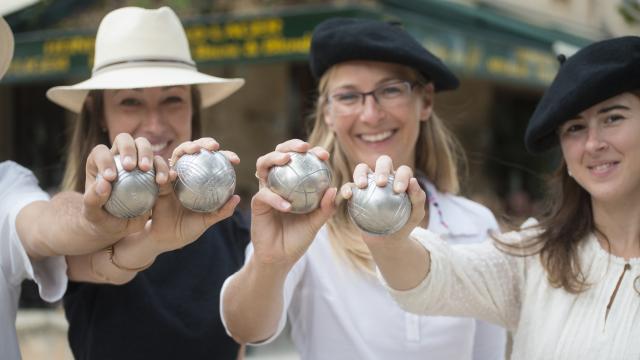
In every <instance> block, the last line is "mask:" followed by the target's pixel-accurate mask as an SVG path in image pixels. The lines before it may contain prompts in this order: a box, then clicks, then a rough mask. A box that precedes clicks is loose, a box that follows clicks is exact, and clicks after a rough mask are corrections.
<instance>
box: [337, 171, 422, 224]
mask: <svg viewBox="0 0 640 360" xmlns="http://www.w3.org/2000/svg"><path fill="white" fill-rule="evenodd" d="M367 181H368V185H367V187H366V188H364V189H360V188H354V189H353V196H352V197H351V199H349V202H348V205H347V209H348V211H349V216H350V217H351V219H352V220H353V222H354V223H355V224H356V225H358V227H359V228H360V229H362V230H364V231H365V232H367V233H369V234H372V235H390V234H393V233H395V232H396V231H398V230H400V228H402V227H403V226H404V224H406V223H407V221H408V220H409V216H410V215H411V201H410V200H409V196H408V195H407V193H406V192H403V193H400V194H396V193H395V192H394V191H393V175H390V176H389V180H388V181H387V185H386V186H385V187H380V186H377V185H376V181H375V174H368V175H367Z"/></svg>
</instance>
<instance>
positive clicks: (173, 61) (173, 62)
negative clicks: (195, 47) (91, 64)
mask: <svg viewBox="0 0 640 360" xmlns="http://www.w3.org/2000/svg"><path fill="white" fill-rule="evenodd" d="M150 62H151V63H170V64H178V65H185V66H187V67H188V68H190V69H193V70H196V64H195V63H194V62H192V61H184V60H166V59H162V60H160V59H138V60H124V61H116V62H112V63H108V64H105V65H102V66H100V67H98V68H95V69H93V71H92V72H91V73H92V74H94V75H95V74H96V73H98V72H100V71H103V70H105V69H106V68H109V67H112V66H117V65H123V64H136V63H138V64H139V63H150Z"/></svg>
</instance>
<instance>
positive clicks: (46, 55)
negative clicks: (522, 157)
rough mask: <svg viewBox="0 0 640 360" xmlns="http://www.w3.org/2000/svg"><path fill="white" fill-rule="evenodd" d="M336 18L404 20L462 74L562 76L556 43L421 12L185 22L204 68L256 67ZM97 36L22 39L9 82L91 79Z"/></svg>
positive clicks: (297, 55)
mask: <svg viewBox="0 0 640 360" xmlns="http://www.w3.org/2000/svg"><path fill="white" fill-rule="evenodd" d="M333 16H343V17H369V18H388V17H393V18H397V19H400V20H401V21H402V22H404V23H405V28H406V29H407V31H409V32H410V33H411V34H412V35H414V36H415V37H416V38H417V39H418V40H419V41H420V42H421V43H422V44H423V45H425V46H426V47H427V48H428V49H429V50H430V51H432V52H433V53H434V54H436V55H437V56H438V57H440V58H441V59H442V60H443V61H444V62H445V63H446V64H447V65H449V66H451V67H452V68H453V69H454V70H455V71H456V72H457V73H459V74H465V75H468V76H475V77H481V78H488V79H492V80H505V81H511V82H517V83H520V84H524V85H527V86H535V87H539V86H546V85H548V84H549V83H550V81H551V80H552V79H553V77H554V75H555V73H556V71H557V62H556V60H555V56H554V55H553V54H552V51H551V44H546V43H544V42H542V41H531V40H529V41H528V42H525V41H524V40H522V39H521V38H519V37H518V36H517V35H515V34H509V33H504V32H499V31H496V30H492V29H485V28H475V27H472V26H468V27H460V26H456V25H454V24H450V23H447V22H446V19H439V18H438V19H436V18H431V17H428V16H426V15H421V14H419V13H412V14H411V15H410V16H409V15H407V14H406V13H404V12H398V11H386V10H385V13H384V14H383V12H382V11H379V10H371V9H369V8H364V7H345V8H329V9H327V8H325V7H304V8H301V9H300V10H298V11H297V12H288V13H280V14H273V15H268V14H265V15H260V16H255V17H246V18H233V17H203V18H200V19H194V20H192V21H189V22H186V23H185V30H186V33H187V36H188V38H189V43H190V45H191V52H192V56H193V58H194V60H195V61H196V63H197V64H198V66H199V68H200V69H203V68H205V67H210V66H217V65H222V64H232V63H233V64H235V63H250V62H257V61H294V60H302V61H304V60H305V59H306V57H307V54H308V51H309V44H310V41H311V33H312V31H313V28H314V27H315V26H316V25H317V24H318V23H319V22H321V21H323V20H324V19H326V18H329V17H333ZM94 35H95V30H86V31H72V32H41V33H32V34H20V35H18V36H16V51H15V56H14V61H13V62H12V65H11V67H10V69H9V72H8V74H7V75H6V76H5V79H3V82H7V83H12V82H31V81H42V80H51V79H56V80H59V79H70V78H87V77H89V75H90V73H91V68H92V63H93V47H94Z"/></svg>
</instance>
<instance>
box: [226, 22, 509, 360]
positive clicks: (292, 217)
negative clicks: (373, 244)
mask: <svg viewBox="0 0 640 360" xmlns="http://www.w3.org/2000/svg"><path fill="white" fill-rule="evenodd" d="M310 62H311V70H312V72H313V74H314V76H316V78H318V79H319V87H318V90H319V97H318V99H317V104H316V109H315V123H314V127H313V130H312V133H311V135H310V139H309V142H308V143H306V142H303V141H301V140H290V141H287V142H285V143H282V144H280V145H278V146H277V147H276V149H275V151H274V152H271V153H269V154H267V155H264V156H262V157H261V158H259V159H258V161H257V172H256V175H257V176H258V177H259V178H260V179H261V180H260V183H261V189H260V191H259V192H258V193H257V194H256V196H255V197H254V198H253V201H252V233H251V239H252V246H251V247H250V248H249V251H248V254H247V255H248V256H247V260H246V262H245V265H244V267H243V268H242V269H241V270H240V271H238V272H237V273H236V274H235V275H233V276H232V277H230V278H229V279H227V281H226V282H225V285H224V286H223V291H222V295H221V297H222V300H221V313H222V316H223V321H224V322H225V326H226V328H227V331H228V332H229V333H230V335H232V336H233V337H234V338H235V339H236V340H237V341H239V342H241V343H251V344H262V343H268V342H269V341H271V340H272V339H274V338H275V337H276V336H278V334H279V333H280V332H281V331H282V329H283V327H284V325H285V322H286V321H287V319H288V320H289V322H290V324H291V331H292V339H293V342H294V344H295V346H296V348H297V350H298V351H299V353H300V355H301V357H302V358H303V359H425V358H427V359H499V358H503V357H504V346H505V332H504V330H502V329H501V328H498V327H496V326H494V325H490V324H488V323H484V322H482V321H477V320H474V319H471V318H456V317H425V316H417V315H413V314H410V313H408V312H406V311H404V310H402V309H401V308H400V307H399V306H398V305H397V304H395V303H394V302H393V300H392V299H391V298H390V297H389V296H388V295H387V294H386V293H385V288H384V287H383V286H382V285H381V284H380V283H379V282H378V281H377V279H376V277H375V269H374V263H373V259H372V256H371V253H370V252H369V251H368V249H367V247H366V245H365V243H364V242H363V241H362V236H361V235H360V233H359V231H358V230H357V229H356V228H355V227H354V225H353V224H352V223H351V222H350V221H349V219H348V215H347V210H346V204H345V202H342V203H341V204H339V205H337V206H336V205H334V199H335V193H336V190H335V188H331V189H330V190H327V191H326V193H325V195H324V197H323V199H322V201H321V205H320V208H319V209H317V210H315V211H314V212H312V213H310V214H306V215H296V214H291V213H289V210H290V206H291V205H290V204H289V203H288V202H286V201H284V200H283V199H282V198H281V197H280V196H278V195H276V194H275V193H273V192H271V191H270V190H269V189H268V188H267V187H265V186H264V183H265V179H266V178H267V173H268V170H269V168H271V167H272V166H274V165H283V164H285V163H287V161H288V160H289V158H290V155H288V154H287V152H288V151H295V152H306V151H312V152H313V153H315V154H316V155H317V156H318V157H319V158H321V159H324V160H327V161H328V163H329V165H330V167H331V169H332V171H333V184H334V186H339V185H341V184H343V183H345V182H347V181H349V179H350V178H351V174H352V171H353V168H354V167H355V166H356V164H358V163H366V164H368V165H369V166H370V167H373V166H374V165H375V162H376V159H377V158H378V157H379V156H381V155H387V156H389V157H391V158H392V159H393V160H394V163H397V164H403V165H404V167H403V168H400V169H399V170H398V172H407V171H408V170H407V169H409V167H410V168H414V169H417V170H418V171H420V175H419V176H418V178H419V180H420V185H421V186H422V188H423V189H424V190H425V191H426V192H427V193H428V194H429V202H428V204H426V205H425V206H428V207H429V210H430V211H429V214H431V219H426V218H425V219H423V223H424V224H427V223H428V224H429V228H430V229H431V230H432V231H434V232H436V233H438V234H441V235H442V236H443V237H444V238H446V239H447V240H448V241H449V242H451V243H452V244H458V243H474V242H478V241H480V240H481V239H484V238H485V237H486V234H487V231H488V230H490V229H496V228H497V224H496V220H495V219H494V217H493V215H492V214H491V212H490V211H489V210H487V209H486V208H484V207H483V206H481V205H479V204H477V203H474V202H471V201H469V200H467V199H464V198H461V197H458V196H456V195H454V194H455V193H456V192H457V191H458V189H459V183H458V174H457V161H458V160H459V158H458V156H459V154H460V152H461V149H460V148H459V147H458V144H457V142H456V141H455V139H454V138H453V137H452V135H451V134H450V133H449V132H448V131H447V129H446V128H445V126H444V123H443V121H442V120H441V119H439V118H438V117H437V116H436V115H435V114H434V112H433V104H434V95H435V92H437V91H444V90H451V89H455V88H456V87H457V86H458V80H457V79H456V77H455V76H454V75H453V74H452V73H451V72H450V71H449V70H448V69H447V68H446V67H445V65H444V64H442V63H441V62H440V60H439V59H438V58H436V57H435V56H433V55H432V54H431V53H429V52H428V51H427V50H426V49H424V48H423V47H422V46H421V45H420V44H419V43H418V42H416V41H415V40H414V39H413V38H412V37H411V36H410V35H409V34H408V33H406V32H405V31H404V30H402V29H400V28H399V27H396V26H393V25H390V24H386V23H383V22H379V21H372V20H363V19H344V18H336V19H330V20H327V21H325V22H323V23H322V24H320V25H319V26H318V27H317V28H316V29H315V31H314V34H313V37H312V41H311V53H310ZM312 146H314V147H313V148H312ZM329 154H331V156H329ZM398 185H399V184H397V186H398ZM428 220H429V221H428Z"/></svg>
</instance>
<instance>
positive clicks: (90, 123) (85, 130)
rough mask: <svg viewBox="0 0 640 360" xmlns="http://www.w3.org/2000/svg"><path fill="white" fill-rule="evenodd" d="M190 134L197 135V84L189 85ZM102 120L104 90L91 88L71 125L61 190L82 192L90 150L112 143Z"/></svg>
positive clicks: (198, 111)
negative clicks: (73, 123)
mask: <svg viewBox="0 0 640 360" xmlns="http://www.w3.org/2000/svg"><path fill="white" fill-rule="evenodd" d="M191 103H192V104H191V107H192V109H193V116H192V118H191V129H192V130H191V138H192V139H193V138H199V137H200V128H201V122H200V91H199V90H198V87H197V86H191ZM104 124H105V121H104V93H103V91H102V90H92V91H90V92H89V94H88V95H87V99H86V100H85V101H84V104H83V106H82V111H81V112H80V115H79V116H78V120H77V121H76V123H75V126H74V127H73V134H72V137H71V143H70V144H69V147H68V151H67V163H66V165H65V171H64V178H63V179H62V189H63V190H73V191H78V192H84V185H85V181H86V177H85V168H86V164H87V157H88V156H89V153H91V150H92V149H93V148H94V147H95V146H96V145H99V144H103V145H106V146H109V147H110V146H111V141H110V140H109V134H108V132H107V131H106V129H104V128H103V126H104Z"/></svg>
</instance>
